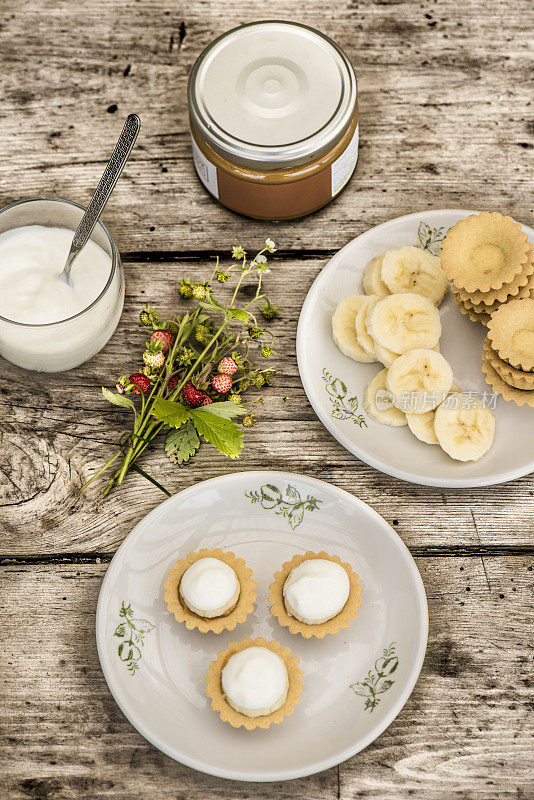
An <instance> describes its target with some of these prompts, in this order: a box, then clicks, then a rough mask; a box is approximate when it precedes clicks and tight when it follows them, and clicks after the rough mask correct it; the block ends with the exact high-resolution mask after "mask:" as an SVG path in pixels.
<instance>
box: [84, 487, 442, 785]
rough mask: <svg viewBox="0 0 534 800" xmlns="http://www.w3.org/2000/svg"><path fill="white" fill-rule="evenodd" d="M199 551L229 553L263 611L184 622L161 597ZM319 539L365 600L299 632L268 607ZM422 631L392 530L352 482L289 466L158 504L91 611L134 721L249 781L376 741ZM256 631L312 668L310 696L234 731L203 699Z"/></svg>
mask: <svg viewBox="0 0 534 800" xmlns="http://www.w3.org/2000/svg"><path fill="white" fill-rule="evenodd" d="M201 547H222V548H224V549H230V550H232V551H233V552H235V553H236V554H237V555H238V556H240V557H242V558H244V559H245V560H246V561H247V564H248V565H249V566H250V567H252V569H253V570H254V577H255V579H256V581H257V583H258V590H257V591H258V600H257V604H256V610H255V613H254V614H253V615H251V616H249V617H248V618H247V621H246V622H245V623H244V624H242V625H239V626H238V627H237V628H236V629H235V630H234V631H230V632H228V631H226V632H224V633H222V634H220V635H218V636H217V635H215V634H212V633H209V634H201V633H199V632H198V631H188V630H187V628H186V627H185V625H182V624H180V623H178V622H176V620H175V619H174V617H173V616H172V615H171V614H169V612H168V611H167V610H166V606H165V603H164V601H163V596H164V592H163V581H164V580H165V577H166V575H167V572H168V570H169V569H170V568H171V567H172V566H173V565H174V563H175V562H176V561H177V560H178V558H180V557H183V556H184V555H186V554H187V553H189V552H190V551H192V550H198V549H199V548H201ZM323 549H324V550H327V551H329V552H331V553H334V554H337V555H339V556H340V557H341V559H342V560H343V561H348V562H349V563H350V564H351V565H352V566H353V567H354V569H355V570H356V572H357V573H358V574H359V576H360V583H361V586H362V589H363V591H362V606H361V608H360V615H359V617H358V618H357V619H355V620H353V622H352V623H351V625H350V627H349V628H347V629H343V630H342V631H341V632H340V633H338V634H337V635H336V636H327V637H325V639H322V640H314V639H309V640H304V639H303V638H302V637H300V636H293V635H292V634H290V633H289V632H288V631H287V629H285V628H281V627H279V625H278V623H277V620H276V619H275V618H274V617H273V616H272V615H271V614H270V612H269V610H268V607H267V595H268V585H269V583H270V582H271V580H272V576H273V574H274V572H275V571H276V570H277V569H278V568H279V567H280V566H281V564H282V563H283V562H284V561H287V560H288V559H289V558H291V556H293V555H294V554H295V553H303V552H305V551H306V550H314V551H319V550H323ZM427 632H428V614H427V604H426V596H425V591H424V588H423V583H422V581H421V578H420V576H419V572H418V571H417V567H416V566H415V564H414V561H413V559H412V557H411V556H410V553H409V552H408V550H407V548H406V547H405V545H404V544H403V542H402V540H401V539H400V538H399V536H397V534H396V533H395V531H394V530H393V529H392V528H391V527H390V526H389V525H388V524H387V522H385V520H383V519H382V517H380V516H379V515H378V514H377V513H376V512H375V511H373V510H372V509H371V508H369V506H367V505H365V503H363V502H362V501H361V500H357V499H356V498H355V497H353V496H352V495H350V494H348V493H347V492H344V491H343V490H341V489H337V488H336V487H334V486H330V485H329V484H326V483H323V482H322V481H318V480H315V479H313V478H306V477H303V476H301V475H293V474H291V473H285V472H241V473H237V474H234V475H225V476H223V477H220V478H214V479H213V480H208V481H205V482H203V483H199V484H197V485H196V486H192V487H191V488H189V489H186V490H185V491H183V492H180V493H179V494H177V495H175V496H174V497H171V498H170V499H169V500H166V501H165V502H164V503H162V504H161V505H160V506H158V508H156V509H155V510H154V511H152V512H151V513H150V514H148V516H147V517H145V518H144V519H143V520H142V521H141V522H140V523H139V524H138V525H137V526H136V527H135V528H134V530H133V531H132V532H131V533H130V535H129V536H128V537H127V538H126V539H125V541H124V543H123V544H122V545H121V547H120V548H119V550H118V551H117V553H116V555H115V557H114V558H113V560H112V562H111V564H110V566H109V569H108V571H107V574H106V577H105V578H104V582H103V584H102V589H101V592H100V597H99V600H98V608H97V614H96V636H97V644H98V654H99V656H100V662H101V664H102V670H103V672H104V675H105V677H106V680H107V682H108V686H109V688H110V690H111V693H112V694H113V696H114V698H115V700H116V701H117V703H118V705H119V706H120V708H121V709H122V711H123V713H124V714H125V715H126V717H127V718H128V719H129V720H130V722H131V723H132V725H134V726H135V727H136V728H137V730H138V731H139V732H140V733H141V734H142V735H143V736H144V737H145V738H146V739H148V740H149V741H150V742H152V744H153V745H155V746H156V747H158V748H159V749H160V750H162V751H163V752H164V753H166V754H167V755H169V756H171V758H175V759H177V760H178V761H181V762H182V763H184V764H187V765H188V766H190V767H193V768H194V769H198V770H201V771H202V772H208V773H210V774H212V775H217V776H220V777H223V778H232V779H234V780H247V781H279V780H287V779H289V778H299V777H302V776H304V775H310V774H312V773H314V772H319V771H321V770H324V769H327V768H328V767H332V766H334V765H335V764H338V763H339V762H340V761H343V760H344V759H346V758H349V757H350V756H353V755H354V754H355V753H358V752H359V751H360V750H361V749H362V748H364V747H366V746H367V745H368V744H370V742H372V741H373V740H374V739H376V737H377V736H379V735H380V734H381V733H382V731H384V730H385V729H386V728H387V727H388V725H389V724H390V723H391V722H392V720H394V719H395V717H396V716H397V714H398V713H399V711H400V710H401V708H402V707H403V705H404V704H405V702H406V700H407V699H408V697H409V696H410V693H411V691H412V689H413V687H414V685H415V682H416V680H417V677H418V675H419V671H420V669H421V665H422V663H423V658H424V655H425V649H426V641H427ZM247 636H253V637H255V636H264V637H266V638H267V639H277V640H278V641H279V642H281V643H282V644H283V645H287V646H288V647H290V648H291V650H292V652H293V653H294V654H295V655H297V656H298V657H299V659H300V666H301V668H302V669H303V671H304V689H303V692H302V700H301V703H300V704H299V705H298V706H296V707H295V711H294V713H293V715H292V716H290V717H287V718H285V719H284V721H283V722H282V724H280V725H271V727H270V728H269V729H268V730H254V731H246V730H245V729H244V728H240V729H235V728H232V727H231V726H230V725H228V724H227V723H225V722H222V721H221V719H220V717H219V715H218V714H217V713H216V712H215V711H213V710H212V709H211V706H210V704H209V702H208V699H207V698H206V695H205V683H204V679H205V676H206V672H207V670H208V666H209V664H210V662H211V661H212V660H213V659H214V658H215V657H216V655H217V653H218V652H219V651H220V650H222V649H224V648H226V647H227V646H228V644H229V643H230V642H232V641H240V640H241V639H243V638H245V637H247Z"/></svg>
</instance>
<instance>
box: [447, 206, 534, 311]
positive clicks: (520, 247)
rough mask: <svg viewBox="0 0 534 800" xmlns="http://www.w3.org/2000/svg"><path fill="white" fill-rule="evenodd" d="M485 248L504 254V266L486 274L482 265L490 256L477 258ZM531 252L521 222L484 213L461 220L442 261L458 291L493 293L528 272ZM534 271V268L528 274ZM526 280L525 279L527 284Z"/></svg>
mask: <svg viewBox="0 0 534 800" xmlns="http://www.w3.org/2000/svg"><path fill="white" fill-rule="evenodd" d="M481 248H491V250H490V253H492V252H493V253H494V252H498V253H500V257H501V259H502V263H500V264H499V265H495V266H494V267H493V268H491V270H490V271H486V272H483V271H482V269H481V267H480V263H479V262H480V261H481V260H482V258H484V257H487V255H486V254H484V255H483V256H482V258H478V259H476V257H475V254H476V253H477V251H478V250H480V249H481ZM531 252H532V246H531V245H530V244H529V242H528V239H527V235H526V233H523V231H522V230H521V225H520V224H519V223H518V222H515V221H514V220H513V219H512V218H511V217H503V216H502V214H499V213H498V212H493V213H490V212H488V211H483V212H482V213H480V214H472V215H471V216H469V217H467V219H463V220H460V221H459V222H457V223H456V225H454V227H453V228H451V229H450V231H449V232H448V233H447V236H446V237H445V239H444V241H443V244H442V247H441V253H440V259H441V265H442V267H443V269H444V270H445V272H446V274H447V277H448V279H449V280H450V281H451V282H452V283H453V284H454V285H455V286H456V287H457V288H459V289H460V288H461V289H464V290H465V291H466V292H491V291H498V290H500V289H501V288H502V287H503V286H505V284H509V283H512V282H513V281H514V279H515V278H516V276H517V275H519V274H520V273H522V272H524V269H525V265H526V264H527V262H528V261H530V254H531ZM485 263H486V264H487V263H488V262H487V261H486V262H485ZM533 270H534V266H533V267H532V269H531V270H530V272H529V273H528V274H529V275H530V274H531V273H532V271H533ZM526 280H527V278H526V277H525V283H526ZM494 299H497V298H496V297H495V298H494ZM475 302H476V300H475Z"/></svg>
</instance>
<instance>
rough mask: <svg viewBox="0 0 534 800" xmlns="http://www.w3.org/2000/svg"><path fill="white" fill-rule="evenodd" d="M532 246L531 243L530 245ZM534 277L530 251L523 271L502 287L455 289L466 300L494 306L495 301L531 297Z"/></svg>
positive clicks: (532, 257)
mask: <svg viewBox="0 0 534 800" xmlns="http://www.w3.org/2000/svg"><path fill="white" fill-rule="evenodd" d="M529 247H531V245H529ZM533 279H534V256H533V254H532V251H530V255H529V259H528V261H527V263H526V264H525V265H524V267H523V269H522V271H521V272H520V273H519V274H518V275H516V276H515V278H514V279H513V281H511V282H510V283H505V284H504V285H503V286H501V288H500V289H492V290H491V291H490V292H480V291H476V292H466V291H465V289H461V288H458V287H457V286H455V287H454V288H453V291H455V292H456V293H457V294H458V295H459V297H460V298H461V299H462V300H463V301H464V302H465V301H470V302H471V303H472V305H480V304H483V305H485V306H492V305H493V304H494V303H497V304H498V305H502V304H503V303H507V302H508V300H517V299H519V298H522V297H530V296H531V293H532V289H533V285H534V284H533V283H532V281H533Z"/></svg>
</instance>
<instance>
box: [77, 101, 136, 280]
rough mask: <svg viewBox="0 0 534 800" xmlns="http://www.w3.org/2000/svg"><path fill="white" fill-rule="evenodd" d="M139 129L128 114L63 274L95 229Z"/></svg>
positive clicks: (83, 219)
mask: <svg viewBox="0 0 534 800" xmlns="http://www.w3.org/2000/svg"><path fill="white" fill-rule="evenodd" d="M140 127H141V120H140V119H139V117H138V116H137V114H130V115H129V116H128V117H126V122H125V123H124V128H123V129H122V133H121V135H120V136H119V138H118V140H117V144H116V145H115V149H114V150H113V153H112V155H111V158H110V159H109V161H108V164H107V167H106V169H105V170H104V174H103V175H102V177H101V179H100V182H99V184H98V186H97V187H96V190H95V193H94V194H93V196H92V198H91V202H90V203H89V205H88V206H87V209H86V211H85V214H84V215H83V217H82V219H81V222H80V224H79V225H78V227H77V229H76V233H75V234H74V237H73V239H72V245H71V248H70V252H69V255H68V258H67V263H66V265H65V272H66V273H67V275H68V274H69V272H70V269H71V266H72V263H73V261H74V259H75V258H76V256H77V255H78V253H79V252H80V250H81V249H82V247H84V246H85V245H86V244H87V241H88V240H89V237H90V236H91V233H92V232H93V228H94V227H95V225H96V223H97V220H98V218H99V216H100V214H101V213H102V211H103V210H104V206H105V205H106V203H107V201H108V199H109V196H110V194H111V192H112V191H113V189H114V188H115V184H116V183H117V181H118V179H119V175H120V174H121V172H122V170H123V168H124V165H125V164H126V162H127V161H128V157H129V155H130V153H131V152H132V148H133V146H134V144H135V140H136V139H137V134H138V133H139V128H140Z"/></svg>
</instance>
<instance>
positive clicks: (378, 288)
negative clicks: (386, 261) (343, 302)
mask: <svg viewBox="0 0 534 800" xmlns="http://www.w3.org/2000/svg"><path fill="white" fill-rule="evenodd" d="M383 258H384V256H377V257H376V258H373V260H372V261H370V262H369V263H368V264H367V266H366V268H365V272H364V273H363V291H364V292H365V294H376V295H378V297H386V295H388V294H390V291H389V289H388V287H387V286H386V284H385V283H384V281H383V280H382V278H381V277H380V270H381V269H382V259H383Z"/></svg>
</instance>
